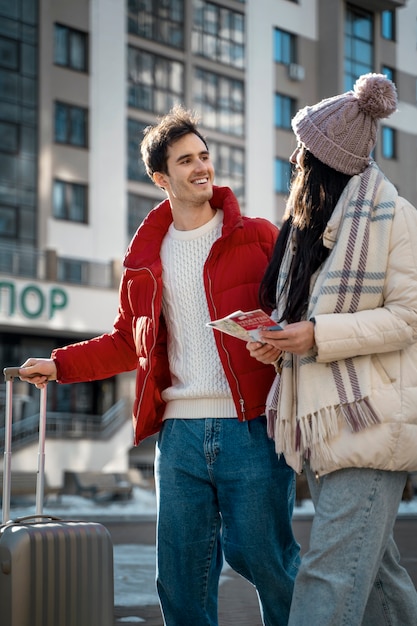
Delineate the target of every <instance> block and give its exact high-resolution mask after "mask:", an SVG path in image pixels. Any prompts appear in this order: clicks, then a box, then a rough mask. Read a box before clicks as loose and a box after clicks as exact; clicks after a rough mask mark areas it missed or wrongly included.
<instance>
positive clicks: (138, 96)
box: [127, 46, 184, 114]
mask: <svg viewBox="0 0 417 626" xmlns="http://www.w3.org/2000/svg"><path fill="white" fill-rule="evenodd" d="M127 62H128V105H129V106H130V107H132V108H135V109H144V110H145V111H154V112H156V113H160V114H164V113H166V112H167V111H168V110H169V109H170V108H171V107H172V105H174V104H176V103H177V102H179V101H182V100H183V95H184V66H183V64H182V63H180V62H179V61H172V60H170V59H166V58H164V57H161V56H158V55H156V54H151V53H150V52H145V51H144V50H139V49H138V48H133V47H132V46H129V47H128V61H127Z"/></svg>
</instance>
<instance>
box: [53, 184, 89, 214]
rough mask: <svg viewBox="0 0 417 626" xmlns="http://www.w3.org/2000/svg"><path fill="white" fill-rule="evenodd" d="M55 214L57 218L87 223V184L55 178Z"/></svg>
mask: <svg viewBox="0 0 417 626" xmlns="http://www.w3.org/2000/svg"><path fill="white" fill-rule="evenodd" d="M52 205H53V215H54V217H55V218H56V219H60V220H69V221H71V222H81V223H83V224H86V223H87V185H80V184H76V183H67V182H65V181H63V180H55V181H54V187H53V202H52Z"/></svg>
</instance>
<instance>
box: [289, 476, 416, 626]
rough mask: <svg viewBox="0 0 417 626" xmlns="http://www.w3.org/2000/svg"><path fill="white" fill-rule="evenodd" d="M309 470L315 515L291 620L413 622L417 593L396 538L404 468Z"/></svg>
mask: <svg viewBox="0 0 417 626" xmlns="http://www.w3.org/2000/svg"><path fill="white" fill-rule="evenodd" d="M306 472H307V478H308V482H309V486H310V492H311V496H312V499H313V502H314V506H315V516H314V520H313V525H312V529H311V537H310V546H309V550H308V552H307V553H306V554H305V556H303V559H302V563H301V567H300V570H299V573H298V576H297V579H296V583H295V587H294V595H293V602H292V606H291V613H290V620H289V625H290V626H361V625H363V626H416V624H417V592H416V590H415V587H414V585H413V582H412V580H411V578H410V577H409V575H408V574H407V572H406V570H405V569H404V568H403V567H402V566H400V564H399V558H400V557H399V552H398V549H397V546H396V544H395V542H394V538H393V528H394V523H395V518H396V515H397V512H398V506H399V503H400V500H401V496H402V492H403V489H404V485H405V481H406V476H407V475H406V473H405V472H385V471H381V470H374V469H356V468H355V469H354V468H351V469H343V470H339V471H337V472H332V473H331V474H328V475H326V476H324V477H322V478H320V479H319V480H318V481H317V480H316V479H315V477H314V475H313V473H312V472H311V470H310V469H309V467H308V466H307V467H306Z"/></svg>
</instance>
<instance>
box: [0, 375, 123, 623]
mask: <svg viewBox="0 0 417 626" xmlns="http://www.w3.org/2000/svg"><path fill="white" fill-rule="evenodd" d="M6 380H8V379H7V378H6ZM6 412H8V411H6ZM41 413H42V411H41ZM6 418H7V420H8V419H9V416H6ZM41 419H42V415H41ZM10 421H11V416H10ZM40 433H41V428H40ZM42 437H43V435H42V436H41V435H40V450H41V449H42V447H43V442H42V441H41V439H42ZM6 444H7V442H6ZM7 447H8V446H5V463H4V465H5V468H4V481H5V483H6V482H7V481H8V480H9V479H8V477H10V456H6V454H8V453H7V452H6V448H7ZM40 456H42V454H41V455H40ZM8 464H9V467H7V465H8ZM39 465H40V470H41V472H43V463H42V460H41V461H40V463H39ZM40 484H42V479H41V480H40ZM5 486H6V485H5ZM7 494H10V491H9V490H8V489H7V488H6V493H5V490H4V489H3V500H4V499H5V498H7ZM37 495H38V494H37ZM42 500H43V498H39V499H38V498H37V503H38V504H37V510H36V513H35V514H34V516H33V518H20V519H18V520H14V521H11V520H8V519H7V520H5V519H4V518H3V524H2V526H1V528H0V612H1V618H0V621H1V625H2V626H113V625H114V584H113V546H112V542H111V538H110V534H109V532H108V531H107V529H106V528H105V527H104V526H102V525H101V524H99V523H96V522H82V521H62V520H60V519H55V518H51V517H48V516H43V515H42V512H41V511H40V508H41V506H42V504H41V502H42ZM5 509H6V512H7V513H8V511H9V503H7V502H4V501H3V512H4V510H5Z"/></svg>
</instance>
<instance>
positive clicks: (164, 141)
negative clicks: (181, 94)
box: [140, 104, 208, 179]
mask: <svg viewBox="0 0 417 626" xmlns="http://www.w3.org/2000/svg"><path fill="white" fill-rule="evenodd" d="M197 123H198V117H197V116H196V115H195V114H194V113H192V112H191V111H189V110H187V109H185V108H184V107H183V106H182V105H180V104H179V105H175V106H174V107H173V108H172V109H171V110H170V111H169V112H168V113H167V114H166V115H164V117H162V118H161V119H160V120H159V122H158V124H156V125H155V126H147V127H146V128H145V130H144V131H143V134H144V137H143V140H142V143H141V146H140V150H141V154H142V159H143V162H144V164H145V168H146V173H147V174H148V176H149V177H150V178H151V179H152V175H153V174H154V172H162V173H163V174H168V168H167V153H168V147H169V146H171V145H172V144H173V143H175V142H176V141H178V139H180V138H181V137H184V135H188V134H190V133H194V135H197V137H199V138H200V139H201V141H202V142H203V143H204V145H205V146H206V148H207V150H208V146H207V142H206V140H205V138H204V137H203V135H202V134H201V133H200V131H199V130H198V129H197Z"/></svg>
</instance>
